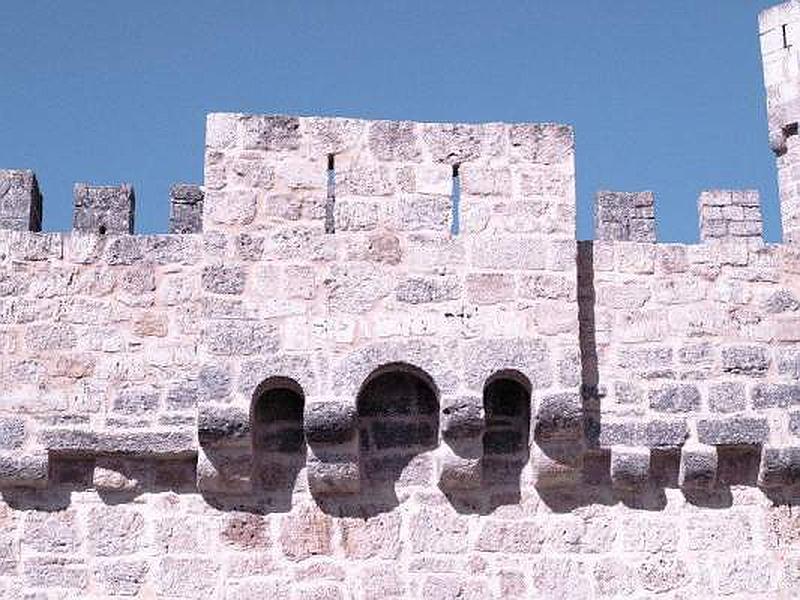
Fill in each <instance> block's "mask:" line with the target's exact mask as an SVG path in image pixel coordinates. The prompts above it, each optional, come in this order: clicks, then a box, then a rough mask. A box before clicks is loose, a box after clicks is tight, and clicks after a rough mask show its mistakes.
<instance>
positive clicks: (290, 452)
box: [250, 377, 306, 490]
mask: <svg viewBox="0 0 800 600" xmlns="http://www.w3.org/2000/svg"><path fill="white" fill-rule="evenodd" d="M304 406H305V395H304V394H303V389H302V388H301V387H300V385H299V384H298V383H297V382H296V381H294V380H293V379H289V378H286V377H271V378H269V379H267V380H265V381H264V382H262V383H261V384H260V385H259V386H258V387H257V388H256V391H255V393H254V394H253V402H252V406H251V409H250V423H251V431H252V435H253V438H252V439H253V484H254V487H255V489H266V490H270V489H276V488H284V487H287V486H293V485H294V482H295V480H296V478H297V473H298V472H299V471H300V470H301V469H302V468H303V467H304V465H305V461H306V440H305V435H304V433H303V410H304Z"/></svg>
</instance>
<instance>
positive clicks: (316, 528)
mask: <svg viewBox="0 0 800 600" xmlns="http://www.w3.org/2000/svg"><path fill="white" fill-rule="evenodd" d="M332 536H333V521H332V519H331V517H330V516H328V515H326V514H325V513H323V512H322V511H321V510H320V509H319V508H318V507H317V506H315V505H301V506H299V507H297V508H296V509H295V510H293V511H292V512H291V513H289V514H288V515H285V516H284V517H283V518H282V519H281V524H280V535H279V541H280V544H281V549H282V550H283V554H284V556H286V557H287V558H288V559H289V560H293V561H300V560H305V559H307V558H310V557H314V556H326V555H330V554H331V553H332V552H333V545H332Z"/></svg>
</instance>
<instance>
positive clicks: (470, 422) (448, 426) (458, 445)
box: [437, 396, 486, 490]
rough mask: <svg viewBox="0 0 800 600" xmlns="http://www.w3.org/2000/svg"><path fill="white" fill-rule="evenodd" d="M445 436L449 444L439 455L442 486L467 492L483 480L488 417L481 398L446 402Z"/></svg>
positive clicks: (444, 410)
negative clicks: (484, 445) (485, 434)
mask: <svg viewBox="0 0 800 600" xmlns="http://www.w3.org/2000/svg"><path fill="white" fill-rule="evenodd" d="M442 405H443V407H442V419H441V420H442V437H443V438H444V441H445V442H447V443H446V445H444V446H443V447H442V448H440V450H439V452H438V453H437V454H438V455H437V473H438V482H439V487H440V488H441V489H443V490H467V489H476V488H479V487H480V486H481V482H482V479H483V475H482V473H483V433H484V431H485V430H486V418H485V414H484V409H483V399H482V398H481V397H479V396H468V397H459V398H444V399H442Z"/></svg>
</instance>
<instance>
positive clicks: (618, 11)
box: [0, 0, 780, 241]
mask: <svg viewBox="0 0 800 600" xmlns="http://www.w3.org/2000/svg"><path fill="white" fill-rule="evenodd" d="M775 3H776V2H773V1H772V0H735V1H729V0H668V1H664V0H613V1H612V0H573V1H571V2H568V1H565V0H539V1H533V0H529V1H525V2H524V1H516V0H504V1H503V2H496V1H495V2H492V1H486V0H484V1H481V2H478V1H465V0H459V1H450V0H441V1H437V2H431V1H429V0H424V1H423V0H418V1H401V0H395V1H392V2H388V1H387V2H380V1H375V0H371V1H361V0H349V1H347V2H344V1H342V2H338V1H330V0H329V1H322V0H304V1H302V2H289V1H282V2H269V1H255V0H253V1H251V2H242V1H235V0H232V1H226V2H221V1H217V2H211V1H205V0H194V1H188V0H171V1H169V2H164V1H155V0H139V1H138V2H134V3H123V2H86V1H78V0H76V1H73V2H56V1H48V2H45V1H36V0H3V14H4V18H3V19H1V20H0V40H2V42H1V45H0V48H1V49H2V54H1V55H0V166H2V167H5V168H32V169H34V170H35V171H36V173H37V176H38V178H39V182H40V186H41V188H42V191H43V193H44V196H45V208H44V215H45V223H44V226H45V229H48V230H66V229H69V227H70V218H71V211H72V206H71V203H72V185H73V183H74V182H75V181H89V182H94V183H116V182H121V181H126V182H131V183H133V184H134V187H135V188H136V195H137V215H136V220H137V224H136V229H137V231H141V232H154V231H165V230H166V223H167V213H168V200H167V196H168V189H169V185H170V184H171V183H172V182H176V181H196V182H200V181H201V180H202V162H203V161H202V155H203V135H204V132H203V128H204V124H205V114H206V113H208V112H214V111H243V112H257V113H258V112H263V113H291V114H304V115H338V116H357V117H365V118H387V119H412V120H425V121H557V122H565V123H570V124H572V125H573V126H574V127H575V129H576V147H577V154H576V162H577V174H578V178H577V186H578V188H577V191H578V236H579V238H580V239H588V238H591V237H592V226H591V204H592V201H593V200H592V199H593V196H594V192H595V191H596V190H598V189H603V188H605V189H619V190H643V189H650V190H653V191H654V192H655V193H656V211H657V218H658V226H659V230H658V234H659V239H661V240H667V241H695V240H696V239H697V235H698V233H697V218H696V212H697V211H696V202H697V195H698V193H699V191H700V190H702V189H704V188H715V187H732V188H739V187H753V188H758V189H759V190H760V191H761V195H762V202H763V204H764V210H765V221H766V227H765V228H766V232H765V237H766V238H767V240H770V241H775V240H778V239H779V236H780V224H779V221H780V219H779V216H778V201H777V187H776V183H775V167H774V162H773V159H772V155H771V152H770V150H769V147H768V145H767V125H766V109H765V107H764V92H763V84H762V76H761V66H760V55H759V49H758V25H757V16H758V12H759V11H760V10H761V9H763V8H765V7H768V6H770V5H772V4H775Z"/></svg>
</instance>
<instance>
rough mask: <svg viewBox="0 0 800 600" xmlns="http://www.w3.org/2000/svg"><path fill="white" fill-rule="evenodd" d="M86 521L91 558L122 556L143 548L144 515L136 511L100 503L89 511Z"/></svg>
mask: <svg viewBox="0 0 800 600" xmlns="http://www.w3.org/2000/svg"><path fill="white" fill-rule="evenodd" d="M87 520H88V521H87V524H88V527H87V546H88V550H89V553H90V554H91V555H92V556H114V557H116V556H123V555H126V554H134V553H136V552H138V551H139V550H141V549H142V548H143V547H144V544H145V522H144V515H143V514H142V512H141V511H139V510H137V509H136V508H133V507H130V506H125V505H113V506H107V505H102V504H101V505H99V506H95V507H92V508H90V509H89V513H88V515H87Z"/></svg>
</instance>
